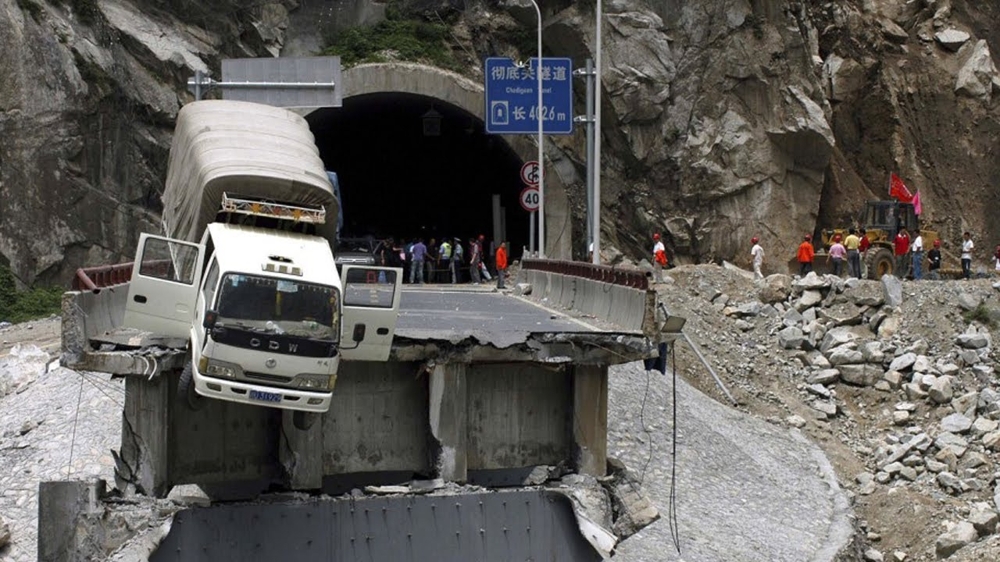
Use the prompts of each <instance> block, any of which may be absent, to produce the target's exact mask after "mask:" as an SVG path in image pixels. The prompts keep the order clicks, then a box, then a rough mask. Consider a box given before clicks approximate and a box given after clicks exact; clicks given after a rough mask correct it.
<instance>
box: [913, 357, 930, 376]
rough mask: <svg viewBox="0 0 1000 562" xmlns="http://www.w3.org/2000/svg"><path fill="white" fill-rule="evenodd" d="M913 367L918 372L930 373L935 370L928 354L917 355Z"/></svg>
mask: <svg viewBox="0 0 1000 562" xmlns="http://www.w3.org/2000/svg"><path fill="white" fill-rule="evenodd" d="M912 369H913V370H914V371H915V372H917V373H930V372H932V371H933V370H934V366H933V365H931V360H930V358H929V357H927V356H926V355H917V359H916V360H915V361H914V362H913V366H912Z"/></svg>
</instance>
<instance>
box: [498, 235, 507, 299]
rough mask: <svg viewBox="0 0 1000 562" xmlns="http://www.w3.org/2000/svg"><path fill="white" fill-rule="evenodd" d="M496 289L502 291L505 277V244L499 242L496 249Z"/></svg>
mask: <svg viewBox="0 0 1000 562" xmlns="http://www.w3.org/2000/svg"><path fill="white" fill-rule="evenodd" d="M496 262H497V289H503V288H504V285H503V279H504V277H507V243H506V242H501V243H500V247H499V248H497V254H496Z"/></svg>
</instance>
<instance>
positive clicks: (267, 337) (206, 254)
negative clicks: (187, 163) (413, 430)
mask: <svg viewBox="0 0 1000 562" xmlns="http://www.w3.org/2000/svg"><path fill="white" fill-rule="evenodd" d="M135 264H136V267H135V268H134V272H133V277H132V282H131V283H130V286H129V297H128V303H127V305H126V311H125V324H126V325H129V326H131V327H135V328H141V329H145V330H148V331H151V332H155V333H158V334H162V335H166V336H174V337H183V338H186V339H188V340H189V341H190V364H189V365H187V366H186V367H185V374H184V375H182V384H191V385H192V389H193V391H194V392H196V393H197V394H198V395H201V396H206V397H210V398H217V399H222V400H228V401H233V402H242V403H247V404H256V405H264V406H272V407H277V408H283V409H289V410H297V411H304V412H318V413H321V412H326V411H327V410H328V409H329V407H330V398H331V395H332V392H333V388H334V385H335V383H336V378H337V368H338V366H339V363H340V361H341V360H342V359H343V360H358V361H366V360H367V361H385V360H387V359H388V357H389V351H390V348H391V345H392V335H393V332H394V331H395V323H396V317H397V314H398V309H399V297H400V284H399V281H401V279H400V277H401V271H400V270H399V269H397V268H385V267H346V268H344V271H343V275H344V277H343V278H341V276H340V274H339V273H338V271H337V268H336V265H335V263H334V259H333V254H332V252H331V249H330V246H329V244H328V242H327V241H326V240H325V239H324V238H321V237H318V236H310V235H306V234H302V233H296V232H283V231H277V230H272V229H266V228H260V227H254V226H246V225H240V224H227V223H212V224H210V225H208V227H207V229H206V232H205V235H204V237H203V239H202V241H201V243H200V244H192V243H188V242H184V241H182V240H174V239H169V238H165V237H160V236H153V235H149V234H143V235H142V237H141V239H140V243H139V249H138V251H137V255H136V261H135ZM345 279H346V281H347V282H346V283H345V282H344V280H345ZM345 295H346V298H345ZM342 334H346V335H347V337H346V338H344V337H343V336H342ZM344 340H346V341H344Z"/></svg>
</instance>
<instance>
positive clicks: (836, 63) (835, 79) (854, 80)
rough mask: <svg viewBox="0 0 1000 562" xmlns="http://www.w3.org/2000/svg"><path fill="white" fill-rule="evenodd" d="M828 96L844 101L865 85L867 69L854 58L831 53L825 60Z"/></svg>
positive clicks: (824, 68) (824, 76)
mask: <svg viewBox="0 0 1000 562" xmlns="http://www.w3.org/2000/svg"><path fill="white" fill-rule="evenodd" d="M823 79H824V81H825V84H824V86H825V87H826V89H827V92H826V97H827V99H829V100H831V101H844V100H846V99H848V98H850V97H851V96H853V95H854V94H855V93H856V92H858V91H859V90H860V89H861V88H863V87H864V85H865V70H864V67H862V66H861V65H860V64H858V63H857V62H855V61H854V60H852V59H844V58H841V57H839V56H837V55H835V54H830V56H828V57H827V58H826V61H824V62H823Z"/></svg>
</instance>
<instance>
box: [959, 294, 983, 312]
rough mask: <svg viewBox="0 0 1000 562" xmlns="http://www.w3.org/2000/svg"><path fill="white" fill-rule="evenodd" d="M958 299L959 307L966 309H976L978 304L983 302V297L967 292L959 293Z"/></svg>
mask: <svg viewBox="0 0 1000 562" xmlns="http://www.w3.org/2000/svg"><path fill="white" fill-rule="evenodd" d="M957 301H958V307H959V308H961V309H962V310H966V311H968V310H974V309H975V308H976V307H977V306H979V303H981V302H983V301H982V299H980V298H979V297H978V296H976V295H970V294H969V293H965V292H962V293H959V294H958V299H957Z"/></svg>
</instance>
